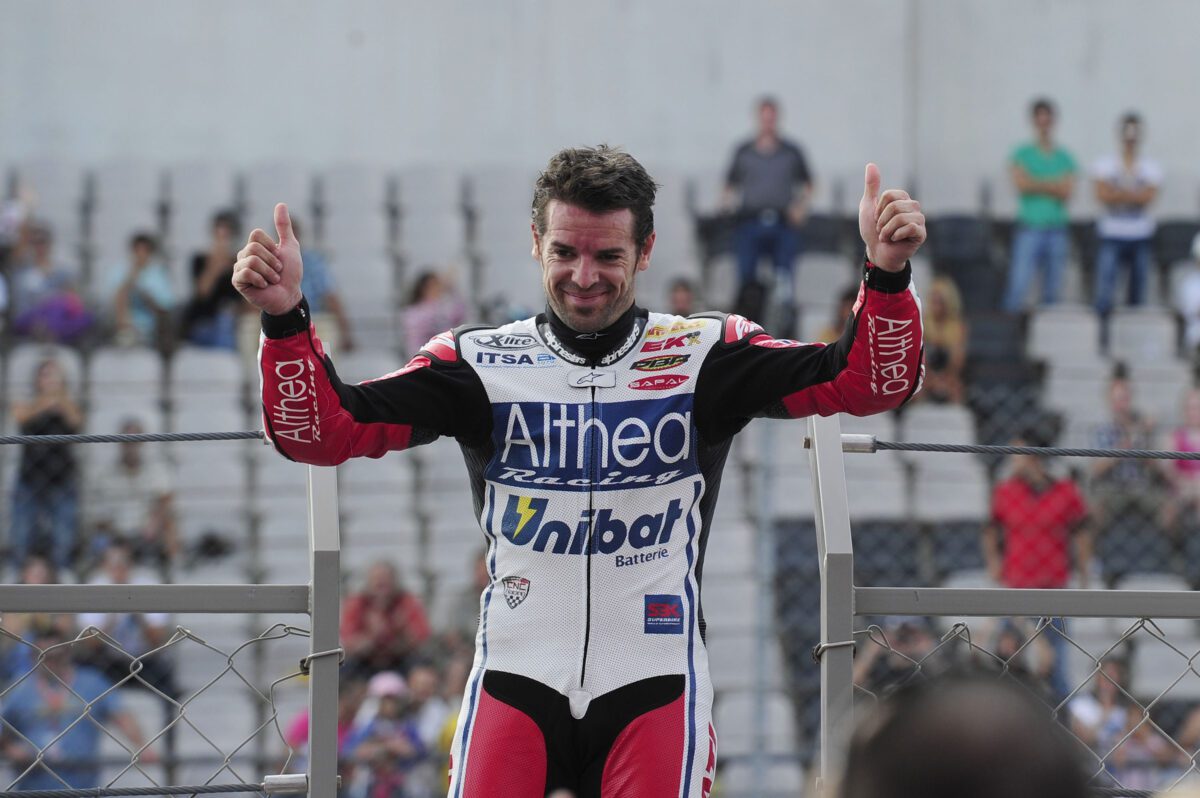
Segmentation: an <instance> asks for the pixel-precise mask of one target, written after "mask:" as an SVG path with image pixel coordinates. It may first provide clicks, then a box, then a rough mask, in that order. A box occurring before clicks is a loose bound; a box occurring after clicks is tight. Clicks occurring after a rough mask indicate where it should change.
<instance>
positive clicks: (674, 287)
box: [667, 277, 697, 316]
mask: <svg viewBox="0 0 1200 798" xmlns="http://www.w3.org/2000/svg"><path fill="white" fill-rule="evenodd" d="M667 306H668V307H667V312H668V313H673V314H674V315H676V316H690V315H692V314H693V313H696V312H697V309H696V286H695V284H693V283H692V281H691V280H689V279H688V278H686V277H677V278H675V279H674V280H672V281H671V288H670V292H669V294H668V296H667Z"/></svg>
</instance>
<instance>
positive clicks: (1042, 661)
mask: <svg viewBox="0 0 1200 798" xmlns="http://www.w3.org/2000/svg"><path fill="white" fill-rule="evenodd" d="M1039 623H1041V621H1035V620H1032V619H1028V618H1008V619H1006V620H1005V622H1003V623H1001V624H1000V627H999V629H998V630H997V632H996V642H995V644H994V645H993V646H992V652H993V653H994V654H995V655H996V656H997V657H998V658H999V659H1000V661H1001V662H1003V663H1004V669H1005V670H1006V672H1008V673H1010V674H1012V675H1014V676H1017V677H1019V678H1020V679H1021V681H1022V682H1023V683H1024V684H1025V685H1026V686H1028V687H1029V688H1030V689H1032V690H1033V691H1034V692H1035V693H1037V694H1039V695H1042V696H1043V697H1044V698H1047V699H1050V698H1052V696H1051V695H1048V693H1049V690H1050V688H1051V684H1052V682H1053V681H1054V674H1055V669H1056V666H1057V664H1058V655H1057V652H1056V651H1055V649H1054V645H1053V638H1052V637H1051V635H1053V637H1059V635H1058V634H1057V633H1056V632H1053V631H1051V630H1050V629H1049V628H1043V629H1042V632H1041V634H1037V635H1036V636H1034V635H1035V633H1036V632H1037V628H1038V624H1039ZM1055 703H1057V702H1055Z"/></svg>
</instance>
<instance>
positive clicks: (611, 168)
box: [533, 144, 658, 249]
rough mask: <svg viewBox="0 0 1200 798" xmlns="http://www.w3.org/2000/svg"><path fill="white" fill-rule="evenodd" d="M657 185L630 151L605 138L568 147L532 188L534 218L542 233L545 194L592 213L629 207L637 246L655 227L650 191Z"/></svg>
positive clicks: (547, 167)
mask: <svg viewBox="0 0 1200 798" xmlns="http://www.w3.org/2000/svg"><path fill="white" fill-rule="evenodd" d="M657 188H658V185H657V184H656V183H655V182H654V180H653V179H651V177H650V175H649V173H647V172H646V170H645V169H644V168H643V167H642V165H641V164H640V163H638V162H637V160H635V159H634V157H633V156H632V155H630V154H629V153H627V152H624V151H622V150H620V149H617V148H615V147H609V146H608V145H607V144H601V145H600V146H599V147H572V148H568V149H565V150H561V151H559V152H557V153H555V155H554V157H552V158H551V159H550V162H549V163H548V164H546V168H545V170H544V171H543V172H542V173H541V174H540V175H538V179H537V182H536V183H535V184H534V189H533V224H534V227H535V228H536V229H537V232H538V235H539V236H542V235H545V234H546V207H547V206H548V205H549V204H550V200H559V201H560V202H565V203H568V204H570V205H578V206H579V207H581V208H583V209H584V210H586V211H590V212H591V213H607V212H609V211H619V210H624V209H629V210H630V211H632V212H633V240H634V243H635V244H637V246H638V248H639V249H640V248H641V247H642V245H643V244H645V243H646V239H648V238H649V237H650V234H651V233H653V232H654V210H653V208H654V192H655V190H657Z"/></svg>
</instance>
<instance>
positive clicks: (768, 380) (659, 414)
mask: <svg viewBox="0 0 1200 798" xmlns="http://www.w3.org/2000/svg"><path fill="white" fill-rule="evenodd" d="M865 182H866V186H865V190H864V193H863V198H862V202H861V203H860V208H859V228H860V231H861V233H862V236H863V239H864V241H865V242H866V245H867V260H866V263H865V265H864V268H863V275H864V276H863V281H862V286H861V288H860V289H859V293H858V299H857V301H856V302H855V304H854V309H853V313H852V315H851V316H850V318H848V319H847V321H846V328H845V333H844V334H843V335H842V337H841V338H840V339H839V340H838V341H837V342H835V343H833V344H831V345H829V346H825V345H823V344H802V343H799V342H797V341H790V340H780V339H776V338H773V337H771V336H770V335H769V334H767V333H766V332H764V331H763V329H762V328H761V327H759V326H758V325H757V324H755V323H754V322H752V321H749V320H747V319H744V318H741V317H739V316H731V315H724V314H720V313H707V314H704V313H702V314H697V315H694V316H689V317H680V316H669V315H666V314H660V313H652V312H648V311H646V310H643V309H642V308H640V307H638V306H637V305H636V304H635V303H634V283H635V278H636V276H637V274H638V272H641V271H644V270H645V269H646V268H647V267H648V266H649V265H650V256H651V253H652V251H653V248H654V241H655V233H654V220H653V213H652V205H653V201H654V193H655V188H656V186H655V184H654V182H653V180H651V178H650V176H649V175H648V174H647V173H646V171H645V170H644V169H643V168H642V166H641V165H640V164H639V163H638V162H637V161H636V160H634V159H633V158H632V157H630V156H629V155H628V154H626V153H624V152H621V151H619V150H614V149H610V148H608V147H599V148H594V149H592V148H581V149H568V150H564V151H562V152H560V153H558V154H557V155H555V156H554V157H553V158H552V159H551V160H550V162H549V164H548V165H547V167H546V170H545V171H544V172H543V173H542V174H541V175H540V177H539V178H538V181H537V184H536V186H535V191H534V198H533V220H532V225H531V226H532V231H533V256H534V258H535V259H536V260H537V261H538V263H539V264H540V267H541V274H542V282H543V286H544V288H545V291H546V299H547V308H546V311H545V312H544V313H542V314H540V315H538V316H537V317H535V318H530V319H525V320H523V321H518V322H514V323H512V324H506V325H504V326H501V327H484V326H474V327H472V326H468V327H461V328H458V329H455V330H451V331H448V332H445V333H442V334H440V335H437V336H435V337H434V338H433V340H431V341H430V342H429V343H427V344H426V345H425V346H424V347H423V348H422V349H421V350H420V352H419V353H417V355H416V356H415V357H414V358H413V359H412V360H411V361H409V363H408V364H407V365H406V366H405V367H404V368H402V369H400V370H399V371H397V372H395V373H393V374H388V375H386V376H384V377H380V378H378V379H376V380H371V381H368V382H364V383H361V384H358V385H347V384H345V383H343V382H342V381H341V380H339V379H338V376H337V373H336V372H335V371H334V367H333V363H332V362H331V361H330V359H329V358H328V357H326V356H325V354H324V352H323V349H322V346H321V342H320V340H319V339H318V338H317V335H316V331H315V330H314V329H313V327H312V325H311V322H310V318H309V312H308V308H307V306H306V304H305V302H304V300H303V297H302V296H301V293H300V288H299V286H300V277H301V273H302V268H303V267H302V263H301V259H300V254H299V252H300V251H299V245H298V243H297V241H296V238H295V236H294V235H293V233H292V230H291V225H290V221H289V217H288V213H287V208H286V207H285V206H283V205H279V206H277V207H276V209H275V227H276V232H277V235H278V241H276V240H274V239H273V238H272V237H271V236H269V235H268V234H267V233H265V232H263V231H262V230H255V231H254V232H253V233H252V234H251V235H250V240H249V242H248V244H247V245H246V247H245V248H244V249H243V250H242V251H241V252H240V253H239V258H238V263H237V268H236V270H235V273H234V283H235V285H237V287H238V289H239V290H240V291H241V292H242V294H243V295H244V296H245V297H246V299H248V300H249V301H250V302H251V303H253V304H254V305H255V306H257V307H258V308H259V309H260V310H262V311H263V316H262V325H263V338H262V349H261V355H260V360H261V364H260V367H261V375H262V382H263V423H264V425H265V427H266V432H267V435H268V437H269V438H270V439H271V441H272V442H273V443H274V445H275V447H276V448H277V449H278V450H279V451H280V452H281V453H282V454H283V455H284V456H286V457H289V458H291V459H293V460H298V461H301V462H305V463H312V464H317V465H335V464H337V463H341V462H343V461H345V460H346V459H347V458H350V457H356V456H366V457H381V456H383V455H384V454H385V453H387V452H388V451H391V450H398V449H406V448H409V447H411V446H417V445H420V444H423V443H429V442H430V441H432V440H434V439H435V438H437V437H438V436H441V435H449V436H453V437H454V438H455V439H456V440H457V441H458V442H459V444H460V446H461V448H462V451H463V455H464V458H465V460H466V466H467V471H468V475H469V478H470V485H471V490H472V494H473V497H474V503H475V510H476V513H477V516H478V518H479V523H480V526H481V527H482V529H483V533H484V536H485V537H486V539H487V544H488V553H487V565H488V571H489V574H490V578H491V582H490V584H489V585H488V587H487V588H486V589H485V590H484V591H483V594H482V596H481V597H480V623H479V631H478V634H477V637H476V655H475V664H474V670H473V672H472V674H471V679H470V683H469V686H468V690H467V693H466V695H465V697H464V700H463V705H462V709H461V711H460V714H459V721H458V729H457V732H456V734H455V739H454V745H453V749H452V759H451V767H450V795H451V796H455V797H456V798H461V797H462V796H467V797H468V798H478V797H481V796H484V797H487V798H492V797H493V796H505V797H506V798H507V797H512V798H526V797H527V796H528V798H540V797H541V796H544V795H546V794H547V793H548V792H552V791H555V790H564V789H565V790H569V791H572V792H573V793H574V794H575V795H577V796H580V798H614V797H615V796H621V798H661V796H683V798H696V797H697V796H707V795H708V793H709V790H710V789H711V785H712V779H713V771H714V767H715V763H716V734H715V731H714V729H713V727H712V725H711V722H710V720H711V709H712V685H711V684H710V682H709V679H708V667H707V656H706V653H705V642H704V620H703V611H702V603H701V597H700V580H701V575H702V567H703V562H704V547H705V541H706V539H707V536H708V533H709V526H710V522H711V519H712V514H713V507H714V504H715V502H716V498H717V490H718V486H719V480H720V474H721V469H722V466H723V464H724V462H725V457H726V454H727V453H728V451H729V446H730V442H731V440H732V438H733V436H734V434H736V433H737V432H738V431H739V430H741V429H742V427H744V426H745V425H746V424H747V423H748V422H749V421H750V419H752V418H755V417H762V416H766V417H772V418H800V417H803V416H807V415H811V414H813V413H820V414H822V415H828V414H831V413H838V412H847V413H853V414H858V415H862V414H868V413H877V412H880V411H884V410H888V409H891V408H894V407H896V406H898V405H900V404H901V403H903V402H904V401H906V400H907V399H908V398H909V397H911V396H912V395H913V393H915V392H916V390H917V389H918V387H919V385H920V380H921V318H920V306H919V302H918V300H917V296H916V293H915V291H914V290H913V288H912V286H911V283H910V274H911V269H910V267H909V266H908V258H909V257H910V256H911V255H912V254H913V253H914V252H915V251H916V250H917V248H918V247H919V246H920V244H921V242H922V241H924V239H925V220H924V216H923V215H922V214H921V212H920V206H919V205H918V204H917V203H916V202H915V201H914V200H912V199H910V198H909V196H908V195H907V194H906V193H905V192H903V191H898V190H891V191H887V192H884V193H883V194H880V191H879V184H880V176H879V170H878V169H877V168H876V167H875V166H874V165H873V164H871V165H868V167H867V173H866V181H865Z"/></svg>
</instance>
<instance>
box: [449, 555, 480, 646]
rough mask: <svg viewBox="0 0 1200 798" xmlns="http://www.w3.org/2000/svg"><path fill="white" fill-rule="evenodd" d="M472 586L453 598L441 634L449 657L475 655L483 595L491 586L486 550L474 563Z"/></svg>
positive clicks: (477, 556) (463, 589)
mask: <svg viewBox="0 0 1200 798" xmlns="http://www.w3.org/2000/svg"><path fill="white" fill-rule="evenodd" d="M471 573H472V580H471V584H469V585H466V586H465V587H463V588H462V589H461V590H460V591H459V592H458V595H457V596H455V598H454V604H453V605H452V606H451V610H450V617H449V618H448V619H447V621H446V627H445V629H444V630H443V632H442V647H443V648H444V649H445V651H446V653H447V654H448V655H450V656H453V655H455V654H466V655H468V656H470V655H472V654H474V652H475V633H476V632H477V631H478V630H479V602H480V601H481V599H482V597H483V591H484V590H486V589H487V586H488V585H490V584H491V583H492V576H491V574H490V573H488V565H487V548H486V547H484V548H483V549H482V550H481V551H480V552H479V553H478V554H477V555H476V556H475V557H474V558H473V560H472V567H471Z"/></svg>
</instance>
